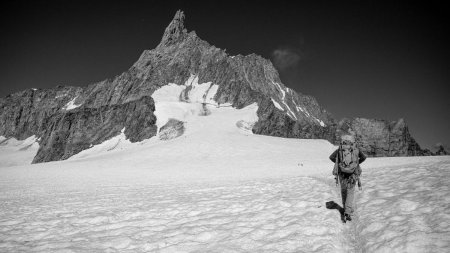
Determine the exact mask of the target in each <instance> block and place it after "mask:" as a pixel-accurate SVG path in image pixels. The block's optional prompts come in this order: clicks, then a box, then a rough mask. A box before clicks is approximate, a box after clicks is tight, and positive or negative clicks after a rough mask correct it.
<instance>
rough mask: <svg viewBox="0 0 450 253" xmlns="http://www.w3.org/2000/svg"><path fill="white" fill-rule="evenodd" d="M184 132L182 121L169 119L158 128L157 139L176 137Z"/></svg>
mask: <svg viewBox="0 0 450 253" xmlns="http://www.w3.org/2000/svg"><path fill="white" fill-rule="evenodd" d="M183 133H184V122H183V121H180V120H177V119H169V121H167V123H166V124H165V125H164V126H162V127H161V129H160V130H159V139H160V140H163V141H167V140H171V139H174V138H177V137H179V136H181V135H183Z"/></svg>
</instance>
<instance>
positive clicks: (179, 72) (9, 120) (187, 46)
mask: <svg viewBox="0 0 450 253" xmlns="http://www.w3.org/2000/svg"><path fill="white" fill-rule="evenodd" d="M183 22H184V14H183V12H181V11H178V12H177V13H176V14H175V17H174V19H173V20H172V22H171V23H170V24H169V26H168V27H167V28H166V30H165V32H164V35H163V37H162V40H161V42H160V44H159V45H158V46H157V47H156V48H155V49H152V50H145V51H144V52H143V53H142V55H141V56H140V57H139V59H138V60H137V62H136V63H134V64H133V66H131V67H130V69H128V70H127V71H125V72H124V73H122V74H121V75H119V76H116V77H115V78H113V79H107V80H104V81H102V82H98V83H94V84H91V85H88V86H87V87H84V88H80V87H56V88H54V89H48V90H26V91H22V92H18V93H15V94H12V95H9V96H7V97H5V98H0V135H3V136H6V137H16V138H17V139H24V138H26V137H29V136H31V135H36V136H38V137H39V138H40V142H39V144H40V149H39V151H38V154H37V155H36V157H35V159H34V162H46V161H55V160H61V159H66V158H68V157H70V156H71V155H74V154H76V153H78V152H80V151H82V150H84V149H86V148H89V147H90V146H91V145H95V144H98V143H101V142H102V141H104V140H106V139H108V138H111V137H113V136H115V135H117V134H119V133H120V131H121V130H122V129H123V128H125V135H126V137H127V138H128V139H130V140H131V141H133V142H135V141H141V140H143V139H146V138H150V137H152V136H154V135H155V134H156V132H157V129H156V126H155V122H156V118H155V116H154V114H153V112H154V110H155V107H154V101H153V99H152V98H151V95H152V94H153V92H154V91H155V90H157V89H158V88H160V87H161V86H163V85H167V84H168V83H176V84H183V83H185V82H186V81H187V80H188V78H189V77H191V76H193V75H194V76H196V77H198V82H199V83H206V82H211V83H213V84H216V85H218V89H217V93H216V95H215V97H214V100H215V101H217V102H219V103H231V104H232V106H234V107H236V108H243V107H245V106H247V105H250V104H253V103H257V104H258V111H257V114H258V117H259V120H258V122H256V123H255V124H254V125H253V129H252V131H253V132H254V133H256V134H264V135H272V136H280V137H287V138H322V139H327V140H329V141H331V142H333V143H336V142H337V141H338V140H339V136H340V135H339V134H340V133H343V132H348V131H353V132H355V133H356V134H357V136H358V139H359V141H360V143H361V145H362V147H363V150H364V151H366V152H367V153H368V154H369V155H372V156H391V155H394V156H396V155H419V154H420V147H419V146H418V145H417V143H416V142H415V141H414V139H413V138H412V137H411V136H410V135H409V132H408V128H407V126H406V124H405V123H404V122H403V121H399V122H395V123H388V122H384V121H377V120H365V119H353V120H343V121H341V122H339V123H337V122H336V121H335V120H334V119H333V118H332V117H331V115H330V114H329V113H328V112H327V111H326V110H324V109H323V108H322V107H321V106H320V105H319V104H318V102H317V101H316V100H315V99H314V98H313V97H311V96H307V95H303V94H301V93H297V92H295V91H293V90H292V89H289V88H287V87H285V86H284V85H283V84H282V82H281V80H280V78H279V75H278V72H277V71H276V69H275V68H274V66H273V65H272V63H271V62H270V61H269V60H266V59H264V58H262V57H260V56H258V55H255V54H251V55H247V56H242V55H236V56H229V55H228V54H227V53H226V52H225V50H221V49H219V48H216V47H215V46H212V45H210V44H209V43H208V42H206V41H203V40H201V39H200V38H199V37H198V36H197V35H196V33H195V32H193V31H192V32H188V31H187V30H186V29H185V27H184V23H183ZM180 97H181V94H180ZM175 126H178V125H177V124H175Z"/></svg>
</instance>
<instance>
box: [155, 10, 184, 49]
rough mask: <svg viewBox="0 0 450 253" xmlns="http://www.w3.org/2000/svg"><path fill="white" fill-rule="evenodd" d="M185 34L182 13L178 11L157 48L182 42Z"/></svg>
mask: <svg viewBox="0 0 450 253" xmlns="http://www.w3.org/2000/svg"><path fill="white" fill-rule="evenodd" d="M186 34H187V30H186V29H185V28H184V12H183V11H181V10H178V11H177V13H175V16H174V17H173V19H172V22H170V24H169V25H168V26H167V28H166V30H165V31H164V35H163V37H162V40H161V43H160V44H159V46H169V45H171V44H174V43H176V42H178V41H180V40H182V39H183V38H184V37H185V36H186Z"/></svg>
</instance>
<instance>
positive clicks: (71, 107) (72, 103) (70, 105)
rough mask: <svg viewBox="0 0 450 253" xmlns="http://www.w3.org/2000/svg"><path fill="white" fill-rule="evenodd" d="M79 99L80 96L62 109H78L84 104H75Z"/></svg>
mask: <svg viewBox="0 0 450 253" xmlns="http://www.w3.org/2000/svg"><path fill="white" fill-rule="evenodd" d="M77 98H78V96H76V97H74V98H73V99H72V100H70V101H69V102H68V103H67V104H66V105H65V106H64V107H63V108H62V109H63V110H65V111H69V110H73V109H75V108H77V107H80V106H81V105H82V104H79V105H77V104H75V100H76V99H77Z"/></svg>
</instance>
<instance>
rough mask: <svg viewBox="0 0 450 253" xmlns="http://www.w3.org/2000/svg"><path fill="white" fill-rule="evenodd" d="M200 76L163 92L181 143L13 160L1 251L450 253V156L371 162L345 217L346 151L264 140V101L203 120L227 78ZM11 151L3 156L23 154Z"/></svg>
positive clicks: (162, 107)
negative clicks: (342, 163)
mask: <svg viewBox="0 0 450 253" xmlns="http://www.w3.org/2000/svg"><path fill="white" fill-rule="evenodd" d="M191 79H192V80H191ZM191 79H190V81H191V83H189V84H185V85H184V86H177V85H167V86H164V87H163V89H161V90H158V91H157V92H155V94H154V95H153V96H154V99H155V101H156V104H155V107H156V112H155V113H156V114H157V115H159V117H158V121H159V122H157V124H158V126H159V127H160V126H162V125H163V124H164V123H165V122H166V121H167V120H168V119H169V118H176V119H179V120H182V121H184V122H185V126H186V131H185V133H184V134H183V135H182V136H180V137H178V138H175V139H172V140H169V141H161V140H159V138H157V137H154V138H151V139H149V140H146V141H143V142H140V143H130V142H129V141H128V140H126V136H125V135H124V134H123V132H122V133H121V134H120V135H119V136H117V137H114V138H112V139H111V140H108V141H106V142H105V143H102V144H100V145H97V146H93V147H92V148H91V149H88V150H85V151H83V152H80V153H79V154H77V155H76V156H74V157H72V158H71V159H69V160H67V161H61V162H50V163H44V164H36V165H23V164H22V165H21V164H17V163H0V164H1V167H0V175H1V176H0V192H1V195H0V198H1V203H2V208H1V209H0V231H1V232H0V252H22V251H23V252H29V251H37V252H448V251H449V250H450V240H449V239H448V238H450V206H449V204H448V203H450V199H449V196H450V189H449V186H448V181H449V180H450V158H449V157H408V158H369V159H368V160H367V162H365V163H364V164H363V170H364V172H363V178H362V180H363V184H364V185H363V187H364V189H363V191H362V192H358V193H357V196H356V198H357V201H356V205H357V213H356V215H355V220H354V222H352V223H348V224H342V223H341V221H340V214H339V212H338V211H337V210H335V209H327V208H326V206H325V203H326V202H329V201H335V202H336V203H338V204H340V203H341V202H340V196H339V192H338V190H337V188H336V187H335V185H334V180H333V177H332V176H331V168H332V165H333V164H332V163H331V162H330V161H329V160H328V156H329V154H330V153H331V152H332V151H333V150H334V148H335V147H333V145H331V144H330V143H329V142H327V141H324V140H299V139H284V138H276V137H269V136H259V135H253V134H251V132H250V131H249V127H250V126H251V124H252V123H253V122H255V121H256V110H257V106H256V105H255V104H253V105H250V106H248V107H246V108H243V109H241V110H237V109H234V108H232V107H225V106H224V107H216V106H215V105H214V104H213V105H206V106H207V109H208V110H209V111H210V112H211V114H209V115H208V116H201V115H202V113H201V112H202V110H204V108H203V106H202V104H201V102H203V95H204V94H205V93H207V96H205V97H208V96H211V94H213V93H214V89H212V88H213V87H214V86H213V85H211V84H198V83H196V84H194V83H195V77H193V78H191ZM188 81H189V80H188ZM189 85H194V86H195V87H194V88H192V87H191V88H192V89H191V93H192V94H195V95H193V96H191V97H190V100H189V103H188V102H180V101H179V99H178V97H177V96H179V94H180V92H181V91H183V90H184V89H185V88H186V87H188V86H189ZM196 90H197V91H196ZM209 92H212V93H211V94H210V93H209ZM202 94H203V95H202ZM194 98H196V99H194ZM6 147H11V146H8V145H5V146H0V148H6ZM3 150H5V149H2V150H1V151H2V152H1V153H0V161H4V159H6V157H9V156H10V155H11V154H13V153H14V152H16V151H17V152H19V151H18V150H17V149H16V150H13V149H9V150H10V151H8V152H9V153H5V152H3ZM11 150H12V151H11ZM13 151H14V152H13ZM28 155H29V156H30V157H31V158H32V154H31V155H30V154H28ZM20 157H21V158H24V157H26V155H23V156H20ZM8 159H9V158H8ZM27 159H28V158H27ZM24 161H25V160H24ZM27 161H31V160H27ZM11 165H19V166H11Z"/></svg>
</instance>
